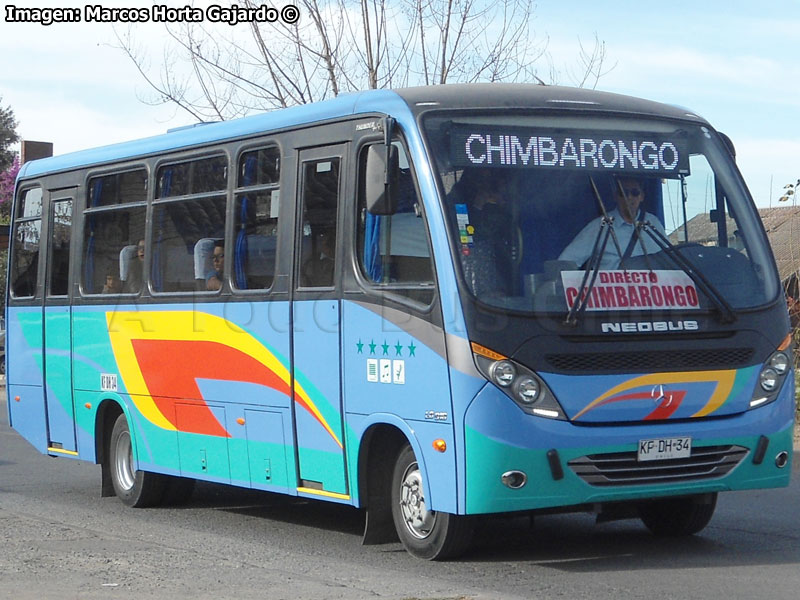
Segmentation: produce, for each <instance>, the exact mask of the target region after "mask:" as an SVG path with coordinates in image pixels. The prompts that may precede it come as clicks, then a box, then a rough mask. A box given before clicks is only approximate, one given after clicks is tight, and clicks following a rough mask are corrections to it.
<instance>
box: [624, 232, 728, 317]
mask: <svg viewBox="0 0 800 600" xmlns="http://www.w3.org/2000/svg"><path fill="white" fill-rule="evenodd" d="M640 223H641V228H642V229H644V230H645V231H646V232H647V234H648V235H649V236H650V237H651V239H652V240H653V241H654V242H655V243H656V244H657V245H658V247H659V248H661V250H663V251H664V252H666V254H667V255H668V256H669V257H670V258H671V259H672V261H673V262H674V263H675V264H676V265H677V266H678V267H680V269H681V270H682V271H683V272H684V273H686V274H687V275H688V276H689V277H690V278H691V280H692V281H693V282H694V283H695V284H697V287H698V288H700V290H701V291H702V292H703V293H704V294H705V295H706V297H707V298H708V299H709V300H710V301H711V303H712V304H713V305H714V307H715V308H716V309H717V310H718V311H719V313H720V320H721V321H722V322H723V323H733V322H734V321H735V320H736V313H735V312H734V310H733V308H732V307H731V305H730V304H728V302H727V300H725V298H724V297H723V296H722V294H721V293H720V292H719V290H718V289H717V288H715V287H714V286H713V284H712V283H711V282H710V281H709V280H708V279H707V278H706V276H705V275H703V273H702V272H701V271H700V270H699V269H698V268H697V267H696V266H695V265H694V263H692V261H690V260H689V259H688V258H686V257H685V256H683V254H681V253H680V251H679V249H678V247H677V246H676V245H675V244H673V243H672V242H671V241H670V240H669V238H668V237H667V236H665V235H664V234H663V233H661V232H660V231H659V230H658V229H656V228H655V227H653V226H652V225H651V224H650V222H649V221H646V222H639V223H637V226H639V225H640Z"/></svg>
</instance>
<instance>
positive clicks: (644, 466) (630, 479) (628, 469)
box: [567, 446, 748, 486]
mask: <svg viewBox="0 0 800 600" xmlns="http://www.w3.org/2000/svg"><path fill="white" fill-rule="evenodd" d="M747 453H748V450H747V448H744V447H742V446H706V447H701V448H692V455H691V456H689V457H688V458H673V459H669V460H655V461H646V462H639V461H638V460H636V452H617V453H613V454H591V455H589V456H582V457H580V458H576V459H573V460H571V461H569V463H567V464H569V467H570V468H571V469H572V470H573V471H574V472H575V474H576V475H577V476H578V477H580V478H581V479H583V480H584V481H585V482H586V483H588V484H590V485H596V486H622V485H646V484H650V483H675V482H683V481H700V480H703V479H715V478H717V477H722V476H723V475H727V474H728V473H730V472H731V470H732V469H733V468H734V467H735V466H736V465H738V464H739V463H740V462H742V459H743V458H744V457H745V456H746V455H747Z"/></svg>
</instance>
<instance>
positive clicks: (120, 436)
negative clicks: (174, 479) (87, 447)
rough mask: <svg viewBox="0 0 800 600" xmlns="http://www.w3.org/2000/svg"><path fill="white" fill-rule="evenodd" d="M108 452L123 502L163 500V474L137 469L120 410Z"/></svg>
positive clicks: (145, 503)
mask: <svg viewBox="0 0 800 600" xmlns="http://www.w3.org/2000/svg"><path fill="white" fill-rule="evenodd" d="M106 456H108V461H109V464H108V467H109V472H110V473H111V483H112V485H113V486H114V493H115V494H116V495H117V497H118V498H119V499H120V500H122V502H123V503H124V504H127V505H128V506H132V507H135V508H144V507H147V506H155V505H157V504H160V503H161V499H162V497H163V495H164V477H163V476H161V475H159V474H157V473H148V472H146V471H137V470H136V468H135V462H134V460H133V443H132V442H131V432H130V428H129V427H128V421H127V419H126V418H125V415H124V414H120V415H119V416H118V417H117V420H116V421H115V422H114V427H113V428H112V430H111V437H110V438H109V447H108V453H107V454H106Z"/></svg>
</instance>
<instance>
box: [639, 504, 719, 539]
mask: <svg viewBox="0 0 800 600" xmlns="http://www.w3.org/2000/svg"><path fill="white" fill-rule="evenodd" d="M716 507H717V494H716V493H713V494H705V495H703V496H690V497H688V498H663V499H661V500H653V501H650V502H643V503H642V504H640V505H639V517H640V518H641V519H642V522H643V523H644V524H645V526H646V527H647V528H648V529H649V530H650V531H651V532H652V533H653V534H655V535H657V536H661V537H680V536H686V535H694V534H695V533H698V532H699V531H701V530H702V529H703V528H704V527H705V526H706V525H708V523H709V521H711V517H712V516H714V509H715V508H716Z"/></svg>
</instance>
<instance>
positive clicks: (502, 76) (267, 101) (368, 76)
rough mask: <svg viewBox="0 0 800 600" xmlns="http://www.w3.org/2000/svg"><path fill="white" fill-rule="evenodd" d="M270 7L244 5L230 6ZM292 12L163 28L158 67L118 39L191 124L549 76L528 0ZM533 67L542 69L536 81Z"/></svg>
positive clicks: (326, 4)
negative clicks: (368, 96)
mask: <svg viewBox="0 0 800 600" xmlns="http://www.w3.org/2000/svg"><path fill="white" fill-rule="evenodd" d="M262 4H270V3H265V2H262V1H256V0H243V1H242V2H239V6H243V7H246V8H253V9H255V8H257V7H258V6H260V5H262ZM296 6H297V8H298V11H297V12H298V13H299V19H297V20H296V21H294V22H288V21H286V20H278V21H275V22H273V23H268V22H251V23H249V24H248V26H249V31H248V35H243V30H244V29H245V26H243V25H240V26H238V27H235V28H234V27H223V28H221V27H219V26H214V25H212V24H209V23H182V24H178V25H166V26H165V29H166V32H167V35H168V37H167V40H168V44H167V46H166V47H165V50H164V55H163V56H162V57H161V60H160V61H158V64H157V65H156V67H155V68H153V67H151V61H152V60H153V57H152V56H150V55H149V54H148V52H147V50H146V49H144V48H143V47H142V46H140V45H138V44H137V42H136V29H135V26H131V27H129V28H128V29H126V30H122V29H117V30H116V31H117V40H118V45H119V47H120V48H121V49H122V51H123V52H125V53H126V54H127V55H128V57H129V58H130V59H131V60H132V61H133V63H134V64H135V66H136V68H137V69H138V70H139V73H140V74H141V75H142V77H143V79H144V81H145V82H146V83H147V85H148V86H149V88H150V89H151V90H152V92H154V95H153V96H151V97H150V98H147V99H144V100H145V101H148V102H151V103H156V104H160V103H172V104H174V105H175V106H176V107H179V108H180V109H182V110H184V111H186V112H188V113H190V114H191V115H192V116H193V117H194V118H196V119H197V120H198V121H207V120H224V119H228V118H233V117H237V116H241V115H244V114H247V113H248V112H251V111H253V110H268V109H272V108H282V107H286V106H291V105H296V104H305V103H308V102H314V101H317V100H323V99H325V98H329V97H333V96H338V95H339V94H341V93H344V92H350V91H356V90H362V89H368V88H372V89H375V88H391V87H406V86H412V85H432V84H442V83H448V82H451V83H452V82H477V81H511V82H517V81H527V82H536V83H541V84H544V83H545V79H547V80H548V82H550V83H554V82H557V79H558V75H559V71H558V70H557V69H555V67H554V65H553V61H552V59H551V57H550V56H549V55H548V53H547V39H546V38H543V39H539V38H536V37H535V36H534V34H533V32H532V17H533V3H532V0H495V1H494V2H492V1H489V0H296ZM605 58H606V51H605V46H604V45H603V44H602V43H601V42H600V41H599V40H598V39H597V38H595V41H594V47H593V49H591V50H586V49H585V48H584V47H583V46H581V47H580V54H579V56H578V61H579V64H578V67H577V68H576V69H577V73H575V72H573V70H570V71H569V72H568V76H569V78H570V80H571V83H573V84H574V85H581V86H584V85H591V86H594V85H596V83H597V80H598V79H599V77H600V76H601V75H602V73H603V71H602V69H603V64H604V61H605ZM540 71H544V72H546V73H547V75H546V76H544V77H543V76H541V75H540Z"/></svg>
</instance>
